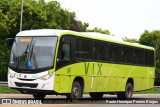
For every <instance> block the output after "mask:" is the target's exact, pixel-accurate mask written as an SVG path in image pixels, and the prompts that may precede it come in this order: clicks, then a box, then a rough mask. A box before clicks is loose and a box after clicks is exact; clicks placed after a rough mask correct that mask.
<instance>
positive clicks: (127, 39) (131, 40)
mask: <svg viewBox="0 0 160 107" xmlns="http://www.w3.org/2000/svg"><path fill="white" fill-rule="evenodd" d="M122 39H123V40H124V41H126V42H131V43H138V42H139V41H138V40H137V39H135V38H131V39H130V38H128V37H124V38H122Z"/></svg>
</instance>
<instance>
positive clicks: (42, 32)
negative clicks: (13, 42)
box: [16, 29, 154, 50]
mask: <svg viewBox="0 0 160 107" xmlns="http://www.w3.org/2000/svg"><path fill="white" fill-rule="evenodd" d="M65 34H71V35H75V36H80V37H86V38H92V39H96V40H102V41H108V42H112V43H118V44H123V45H128V46H133V47H139V48H145V49H150V50H154V48H153V47H150V46H145V45H141V44H139V43H130V42H125V41H123V40H122V38H119V37H116V36H110V35H106V34H101V33H96V32H75V31H71V30H59V29H37V30H26V31H21V32H19V33H18V34H17V35H16V36H57V37H58V36H62V35H65Z"/></svg>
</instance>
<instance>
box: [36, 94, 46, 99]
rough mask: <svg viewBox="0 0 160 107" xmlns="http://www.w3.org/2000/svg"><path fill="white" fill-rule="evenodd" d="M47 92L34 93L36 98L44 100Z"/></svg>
mask: <svg viewBox="0 0 160 107" xmlns="http://www.w3.org/2000/svg"><path fill="white" fill-rule="evenodd" d="M45 96H46V94H44V93H36V94H33V97H34V98H35V99H39V100H43V99H44V98H45Z"/></svg>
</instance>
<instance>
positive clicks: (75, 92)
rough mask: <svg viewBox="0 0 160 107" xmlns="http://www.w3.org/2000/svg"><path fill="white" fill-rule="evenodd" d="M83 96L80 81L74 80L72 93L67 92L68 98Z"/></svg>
mask: <svg viewBox="0 0 160 107" xmlns="http://www.w3.org/2000/svg"><path fill="white" fill-rule="evenodd" d="M81 97H82V88H81V85H80V83H79V82H78V81H74V82H73V85H72V90H71V93H69V94H67V98H68V99H79V98H81Z"/></svg>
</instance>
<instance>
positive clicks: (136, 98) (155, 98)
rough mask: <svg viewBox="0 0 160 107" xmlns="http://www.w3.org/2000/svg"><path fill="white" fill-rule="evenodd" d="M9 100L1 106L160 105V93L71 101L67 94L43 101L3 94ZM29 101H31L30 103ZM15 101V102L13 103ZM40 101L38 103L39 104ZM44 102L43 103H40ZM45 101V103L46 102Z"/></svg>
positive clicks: (141, 106)
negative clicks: (128, 97)
mask: <svg viewBox="0 0 160 107" xmlns="http://www.w3.org/2000/svg"><path fill="white" fill-rule="evenodd" d="M6 99H7V100H9V101H11V102H12V105H11V104H0V107H53V106H54V107H58V106H60V107H75V106H77V107H93V106H94V107H106V106H109V107H117V106H118V107H129V106H130V107H131V106H132V107H151V106H153V107H159V106H160V94H134V95H133V99H132V100H119V99H117V96H116V95H105V96H104V97H103V99H102V100H96V101H95V100H92V99H91V98H90V96H89V95H87V94H86V95H83V99H80V100H74V101H70V100H67V99H66V97H65V96H55V95H48V96H46V98H45V100H43V101H39V100H38V101H36V100H35V99H34V98H33V97H32V95H26V94H1V93H0V100H1V101H0V103H2V100H6ZM28 102H29V103H28ZM13 103H14V104H13ZM37 103H38V104H37ZM39 103H43V104H39ZM44 103H45V104H44Z"/></svg>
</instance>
